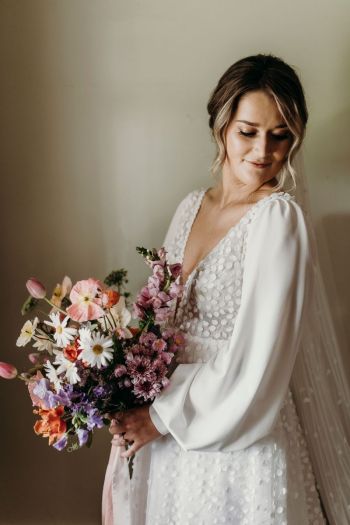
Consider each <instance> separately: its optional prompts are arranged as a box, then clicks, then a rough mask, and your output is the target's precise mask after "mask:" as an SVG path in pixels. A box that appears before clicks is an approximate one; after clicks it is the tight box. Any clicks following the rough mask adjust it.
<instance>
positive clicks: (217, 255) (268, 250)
mask: <svg viewBox="0 0 350 525" xmlns="http://www.w3.org/2000/svg"><path fill="white" fill-rule="evenodd" d="M208 112H209V115H210V119H209V125H210V128H211V130H212V133H213V137H214V139H215V141H216V144H217V157H216V159H215V161H214V164H213V171H214V173H217V172H218V171H219V170H221V172H222V176H221V178H220V179H219V180H218V182H217V184H216V185H215V186H214V187H212V188H209V189H207V190H204V189H201V190H195V191H192V192H191V193H190V194H189V195H187V196H186V197H185V198H184V200H183V201H182V202H181V203H180V204H179V206H178V208H177V210H176V212H175V215H174V217H173V219H172V222H171V224H170V227H169V230H168V233H167V236H166V239H165V242H164V246H165V247H166V249H167V251H168V254H169V258H170V260H171V262H175V261H180V262H182V264H183V267H182V275H181V279H182V283H183V284H184V294H183V297H182V299H181V301H180V304H178V305H177V309H176V313H175V315H174V324H176V325H177V326H179V327H180V328H181V329H182V330H183V331H184V332H185V335H186V341H187V344H186V348H185V350H184V351H183V352H182V354H181V355H179V356H178V358H177V361H178V363H179V365H178V366H177V368H176V369H175V371H174V373H173V375H172V377H171V385H170V387H169V388H167V389H166V390H165V391H163V393H162V394H161V395H160V396H159V397H158V398H157V399H156V400H155V401H154V403H153V405H152V406H151V407H150V408H149V407H143V408H138V409H135V410H130V411H127V412H125V413H123V414H120V413H119V414H116V415H115V420H114V421H113V423H112V425H111V428H110V430H111V432H112V433H113V434H115V437H114V442H115V443H114V444H115V447H112V449H113V453H112V460H111V462H110V465H109V470H108V471H107V475H106V483H105V491H104V508H105V512H104V523H106V524H107V523H122V524H123V525H129V524H130V525H131V524H132V525H143V524H147V525H157V524H159V525H170V524H174V525H186V524H190V525H192V524H196V525H197V524H206V525H212V524H215V523H229V524H235V525H243V524H249V525H263V524H266V525H267V524H281V525H282V524H288V525H307V524H313V525H316V524H323V523H326V520H325V517H324V514H323V511H322V505H321V503H320V499H319V496H318V492H317V488H316V482H315V477H314V473H313V471H312V467H311V462H310V458H309V451H308V449H307V446H306V442H305V439H304V435H303V431H302V428H301V426H300V424H299V419H298V415H297V413H296V410H295V405H294V401H293V397H292V393H291V389H290V379H291V375H292V371H293V367H294V364H295V360H296V356H297V353H298V350H299V345H300V340H301V335H302V331H303V325H304V323H303V320H304V318H305V315H306V312H307V309H308V305H309V297H310V295H311V292H312V286H313V272H312V264H311V257H310V242H309V233H308V228H307V225H306V222H305V217H304V215H303V212H302V209H301V208H300V206H299V205H298V204H297V202H296V201H295V199H294V197H293V196H292V195H291V193H288V192H286V191H283V190H284V188H285V185H286V183H289V186H291V190H293V188H294V186H295V184H296V185H297V183H298V182H297V180H295V179H296V177H295V175H296V174H295V171H294V169H293V167H292V160H293V158H294V156H295V154H296V152H297V151H298V149H299V148H300V146H301V143H302V140H303V137H304V133H305V128H306V123H307V118H308V113H307V108H306V104H305V98H304V94H303V89H302V86H301V84H300V81H299V79H298V77H297V75H296V73H295V71H294V70H293V69H292V68H291V67H290V66H288V65H287V64H285V63H284V62H283V61H282V60H280V59H278V58H276V57H274V56H271V55H257V56H251V57H247V58H245V59H242V60H240V61H238V62H236V63H235V64H233V65H232V66H231V67H230V68H229V69H228V70H227V71H226V72H225V74H224V75H223V76H222V78H221V79H220V80H219V83H218V85H217V87H216V88H215V90H214V92H213V94H212V96H211V98H210V100H209V103H208ZM288 176H289V178H290V180H289V181H288V179H287V177H288ZM291 190H290V191H291ZM126 442H128V443H129V448H128V450H127V451H125V449H124V448H123V447H124V445H125V443H126ZM135 452H136V455H135V460H134V475H133V479H132V481H131V485H130V487H127V488H126V485H127V476H126V474H125V472H126V460H125V458H128V457H130V456H131V455H133V454H134V453H135ZM117 457H118V461H116V458H117ZM122 458H124V459H122ZM123 476H124V478H123ZM122 480H123V481H122ZM112 514H113V515H114V518H112Z"/></svg>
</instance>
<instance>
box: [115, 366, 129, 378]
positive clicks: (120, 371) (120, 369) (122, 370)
mask: <svg viewBox="0 0 350 525" xmlns="http://www.w3.org/2000/svg"><path fill="white" fill-rule="evenodd" d="M126 373H127V369H126V366H125V365H117V366H116V367H115V369H114V376H115V377H116V378H117V379H118V378H119V377H122V376H124V375H125V374H126Z"/></svg>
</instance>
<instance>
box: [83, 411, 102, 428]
mask: <svg viewBox="0 0 350 525" xmlns="http://www.w3.org/2000/svg"><path fill="white" fill-rule="evenodd" d="M87 418H88V419H87V422H86V424H87V427H88V430H92V429H93V428H95V427H97V428H102V427H103V425H104V423H103V419H102V416H100V415H99V414H98V412H97V409H96V408H91V407H90V408H89V409H88V410H87Z"/></svg>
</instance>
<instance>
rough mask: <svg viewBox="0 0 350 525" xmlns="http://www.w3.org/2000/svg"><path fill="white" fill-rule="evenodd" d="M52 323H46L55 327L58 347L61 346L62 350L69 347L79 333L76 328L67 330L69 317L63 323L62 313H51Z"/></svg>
mask: <svg viewBox="0 0 350 525" xmlns="http://www.w3.org/2000/svg"><path fill="white" fill-rule="evenodd" d="M49 317H50V319H51V321H52V322H50V321H44V322H45V323H46V324H47V325H49V326H53V328H54V329H55V333H54V334H53V336H54V338H55V341H56V343H57V346H60V347H61V348H64V347H65V346H67V345H68V344H69V343H70V341H72V339H74V336H75V334H76V333H77V330H76V328H67V323H68V319H69V316H68V315H67V316H66V317H65V318H64V319H63V321H61V319H60V313H59V312H57V313H51V314H50V316H49Z"/></svg>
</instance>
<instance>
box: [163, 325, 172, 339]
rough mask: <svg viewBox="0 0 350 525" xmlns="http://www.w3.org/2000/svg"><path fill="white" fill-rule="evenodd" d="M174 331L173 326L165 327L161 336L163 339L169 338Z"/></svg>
mask: <svg viewBox="0 0 350 525" xmlns="http://www.w3.org/2000/svg"><path fill="white" fill-rule="evenodd" d="M174 333H175V330H174V328H166V329H165V330H164V331H163V332H162V337H163V339H165V340H167V339H169V338H170V337H172V336H173V335H174Z"/></svg>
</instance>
